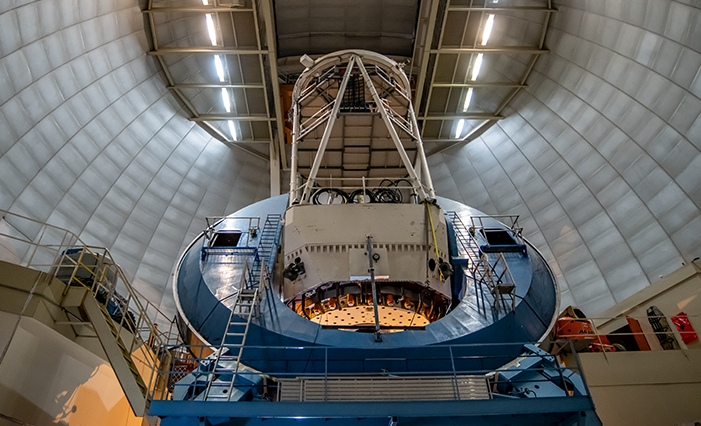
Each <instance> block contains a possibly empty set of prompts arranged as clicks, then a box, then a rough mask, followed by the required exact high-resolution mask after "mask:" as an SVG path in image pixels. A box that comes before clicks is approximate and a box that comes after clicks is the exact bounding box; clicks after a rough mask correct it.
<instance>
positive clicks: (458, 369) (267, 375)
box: [153, 343, 586, 402]
mask: <svg viewBox="0 0 701 426" xmlns="http://www.w3.org/2000/svg"><path fill="white" fill-rule="evenodd" d="M524 344H525V343H499V344H463V345H436V346H432V347H431V349H430V350H426V351H425V352H424V355H423V356H419V357H414V358H412V359H404V358H401V359H400V358H397V353H398V352H401V351H402V349H397V348H395V349H377V350H373V351H372V355H371V357H366V358H359V357H356V356H354V355H353V354H350V355H349V354H348V352H349V351H350V352H353V351H352V350H349V349H348V348H333V347H319V346H295V347H288V346H256V345H250V346H249V345H246V350H247V353H249V354H250V355H249V356H247V357H245V358H244V359H242V360H241V363H242V364H243V365H245V366H246V367H245V368H246V373H247V380H240V381H237V382H236V384H235V388H237V389H238V390H239V392H238V393H237V395H238V396H239V397H241V398H243V399H241V400H266V401H271V402H280V401H294V393H295V392H300V393H299V395H300V396H299V399H298V400H297V401H296V402H305V401H319V402H324V401H368V400H375V399H376V396H377V395H375V396H373V395H374V393H376V392H377V391H378V390H382V392H385V393H389V392H393V393H398V394H399V393H402V392H405V391H406V385H407V383H411V386H414V387H416V388H418V389H423V390H424V392H423V393H422V392H413V393H405V395H403V396H402V395H399V396H395V397H386V398H385V400H397V401H399V400H415V401H429V400H433V401H436V400H466V399H491V398H494V397H499V394H505V393H504V390H503V387H504V386H506V383H503V381H500V373H503V372H505V371H506V368H508V369H509V371H510V372H511V373H512V376H514V375H518V373H519V372H522V371H526V370H528V371H529V372H545V373H546V374H545V375H543V376H542V377H535V378H534V377H533V374H530V373H529V374H527V375H524V377H522V378H516V379H513V380H511V381H510V382H509V389H511V388H514V387H518V386H519V385H520V384H521V385H522V384H526V383H528V384H530V385H531V387H533V385H534V384H539V383H540V384H541V385H542V384H544V383H546V382H548V383H553V381H552V378H553V377H559V380H558V383H559V386H560V389H559V390H557V391H556V392H555V393H550V394H549V395H548V396H555V397H556V396H560V397H570V396H573V395H574V390H575V386H574V385H573V383H574V382H576V381H579V380H582V379H580V376H581V368H580V364H579V360H578V359H576V356H575V359H574V365H570V366H569V367H564V366H563V365H561V364H560V363H558V362H555V360H556V359H555V357H552V356H550V355H547V356H544V355H542V354H534V353H529V352H524V353H520V354H519V353H518V352H519V351H520V350H521V349H522V348H523V347H524ZM172 349H173V350H178V351H180V352H178V353H180V354H183V355H182V356H179V355H177V354H175V353H174V354H173V356H172V362H171V363H170V364H169V363H167V362H165V360H164V361H163V362H161V363H159V365H160V368H159V370H158V372H157V376H158V383H161V384H162V389H163V392H160V393H154V395H153V398H154V400H166V401H167V400H183V399H184V400H198V401H200V400H208V401H210V400H211V401H212V402H218V401H227V400H226V399H205V397H204V392H205V389H207V388H208V387H217V386H220V387H223V386H230V384H231V383H232V380H233V376H234V375H235V374H239V375H240V374H241V369H237V371H236V372H235V371H234V369H231V371H227V370H226V369H225V368H221V367H220V368H219V369H218V370H217V368H216V361H215V358H216V353H215V354H213V355H210V356H204V354H207V353H211V352H208V351H207V349H208V348H206V347H203V346H179V347H177V348H172ZM406 349H407V350H411V351H416V350H417V349H421V348H406ZM502 349H503V350H504V351H506V352H508V353H509V354H501V353H500V352H501V350H502ZM164 352H165V351H164ZM490 352H491V354H485V353H490ZM263 353H264V354H265V357H264V359H263V358H257V357H256V355H255V354H263ZM193 354H198V355H193ZM575 355H576V354H575ZM517 357H522V358H523V359H525V360H528V359H533V360H535V361H543V360H546V361H547V365H546V364H543V365H541V366H537V367H531V368H521V367H520V366H519V365H515V366H514V365H508V363H509V361H511V360H513V359H515V358H517ZM265 361H270V364H269V365H271V368H270V369H265V370H264V371H259V370H256V367H257V366H258V365H263V364H264V362H265ZM408 362H412V363H414V364H413V365H421V366H423V367H425V368H424V369H422V370H414V371H402V369H403V368H404V367H406V365H407V363H408ZM349 363H352V365H353V367H354V368H353V369H352V370H353V371H348V372H342V371H340V370H343V369H344V367H343V365H344V364H346V365H347V364H349ZM484 364H488V365H502V367H490V368H480V367H479V366H480V365H484ZM300 365H304V366H305V369H306V371H305V372H300V371H299V366H300ZM466 365H470V366H472V367H471V368H464V366H466ZM285 366H296V367H297V368H296V369H295V368H285ZM185 370H186V371H187V375H189V377H188V378H185V377H186V375H185V374H184V371H185ZM514 373H516V374H514ZM574 375H578V377H574ZM582 381H583V380H582ZM353 383H354V384H355V385H354V386H355V387H353V386H351V387H348V386H349V385H350V384H353ZM480 383H482V384H480ZM307 384H310V385H313V386H314V389H313V390H311V391H310V390H309V389H307V390H306V391H305V386H306V385H307ZM535 388H536V389H537V388H538V386H536V387H535ZM579 390H580V391H581V390H582V389H581V387H580V388H579ZM304 392H307V393H304ZM513 392H515V391H511V390H510V391H508V392H507V393H506V394H511V395H513ZM585 392H586V390H585ZM290 395H292V396H290ZM235 401H236V399H232V400H231V402H235Z"/></svg>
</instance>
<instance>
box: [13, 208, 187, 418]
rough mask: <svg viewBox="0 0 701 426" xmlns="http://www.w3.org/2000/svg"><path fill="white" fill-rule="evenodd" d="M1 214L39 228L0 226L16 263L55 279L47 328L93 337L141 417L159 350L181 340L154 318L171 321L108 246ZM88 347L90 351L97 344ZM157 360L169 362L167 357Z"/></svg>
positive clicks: (17, 217) (54, 228)
mask: <svg viewBox="0 0 701 426" xmlns="http://www.w3.org/2000/svg"><path fill="white" fill-rule="evenodd" d="M0 215H2V217H3V218H5V220H8V219H9V220H10V222H12V223H13V224H14V226H15V227H17V229H21V228H30V229H38V231H37V234H36V237H33V238H30V237H26V236H24V235H21V234H19V233H17V232H5V230H0V239H4V240H5V241H8V242H10V243H11V244H13V246H14V247H15V248H16V249H17V250H18V251H19V252H20V253H22V255H21V256H19V257H20V258H21V259H22V260H21V261H18V262H16V264H17V265H19V266H21V267H23V268H26V269H27V270H34V271H41V272H43V273H44V274H46V275H47V276H49V277H50V278H49V280H50V281H51V280H53V283H51V282H49V283H48V284H47V285H48V286H49V287H53V288H54V290H52V291H44V293H46V294H48V295H49V299H47V300H51V301H52V302H53V305H52V306H55V307H56V309H57V311H56V312H55V314H51V315H50V316H49V318H51V319H52V321H53V322H54V324H53V326H52V325H49V326H51V327H52V328H54V329H56V330H57V331H59V330H62V331H59V332H60V333H62V334H64V335H66V334H65V333H68V332H69V330H71V332H72V333H73V334H74V335H75V336H76V337H97V338H98V340H99V342H100V346H101V347H102V349H103V351H104V353H105V355H106V358H107V360H108V361H109V362H110V364H111V366H112V369H113V370H114V373H115V376H116V377H117V379H118V380H119V383H120V385H121V387H122V389H123V390H124V394H125V396H126V398H127V401H128V402H129V405H130V406H131V408H132V410H133V412H134V415H136V416H143V415H144V414H145V413H146V409H147V408H148V406H149V404H150V399H151V395H150V392H151V391H156V389H154V387H155V383H154V382H153V377H154V376H153V374H152V372H153V371H155V369H156V367H157V365H158V363H159V360H158V354H159V351H160V350H161V348H163V347H164V346H165V345H166V344H167V343H169V342H173V343H174V344H177V343H180V341H179V340H178V339H177V337H173V335H170V334H168V335H166V334H164V333H163V332H160V331H159V330H158V326H157V325H156V322H157V321H159V322H162V323H165V322H166V321H167V322H168V323H170V322H171V321H170V319H168V318H167V317H165V315H164V314H162V313H161V312H160V310H159V309H158V307H157V306H155V305H153V304H152V303H151V302H149V301H148V300H147V299H146V298H145V297H144V296H143V295H141V294H140V293H139V292H138V291H136V290H135V289H134V288H133V287H132V286H131V284H130V283H129V280H128V279H127V278H126V276H125V274H124V272H123V271H122V269H121V268H120V267H119V265H118V264H117V263H116V262H115V261H114V259H113V258H112V255H111V254H110V252H109V250H107V249H106V248H101V247H94V246H88V245H87V244H85V243H84V242H83V241H81V240H80V238H78V236H77V235H75V234H74V233H72V232H70V231H68V230H66V229H62V228H59V227H56V226H52V225H49V224H46V223H42V222H39V221H37V220H34V219H31V218H28V217H26V216H21V215H17V214H15V213H11V212H8V211H5V210H0ZM9 231H12V229H10V230H9ZM118 288H119V291H120V292H122V295H120V294H119V293H118V291H117V289H118ZM30 296H31V293H30ZM52 309H53V308H52ZM64 318H65V320H64ZM86 329H92V330H94V332H95V336H92V335H88V336H80V335H79V330H80V331H81V332H82V331H83V330H86ZM69 338H71V337H69ZM89 346H90V348H88V350H91V351H92V350H94V349H92V347H93V346H95V345H89ZM86 348H87V347H86ZM161 361H162V362H165V363H167V362H169V355H168V354H164V356H163V358H162V359H161ZM137 363H138V364H139V365H138V366H137ZM139 367H141V369H142V370H143V371H144V376H142V373H141V372H140V371H139Z"/></svg>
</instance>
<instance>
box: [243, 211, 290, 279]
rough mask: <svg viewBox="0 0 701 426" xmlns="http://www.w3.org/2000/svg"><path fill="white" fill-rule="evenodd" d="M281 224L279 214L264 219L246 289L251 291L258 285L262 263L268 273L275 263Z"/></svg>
mask: <svg viewBox="0 0 701 426" xmlns="http://www.w3.org/2000/svg"><path fill="white" fill-rule="evenodd" d="M281 223H282V215H280V214H269V215H268V217H267V218H266V219H265V224H264V225H263V230H262V231H261V234H260V240H258V250H257V256H256V257H255V260H254V261H253V264H252V265H251V270H250V271H249V275H248V279H247V280H246V288H248V289H252V288H255V287H258V284H260V273H261V269H262V265H263V262H265V265H268V268H267V269H268V271H267V272H270V269H271V268H272V265H273V264H274V263H275V254H276V253H277V247H278V242H279V241H280V230H281V226H280V225H281Z"/></svg>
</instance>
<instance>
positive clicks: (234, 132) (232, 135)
mask: <svg viewBox="0 0 701 426" xmlns="http://www.w3.org/2000/svg"><path fill="white" fill-rule="evenodd" d="M229 132H231V138H232V139H233V140H235V141H237V140H239V139H238V138H237V137H236V127H235V126H234V122H233V121H232V120H229Z"/></svg>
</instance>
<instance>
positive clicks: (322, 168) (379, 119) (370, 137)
mask: <svg viewBox="0 0 701 426" xmlns="http://www.w3.org/2000/svg"><path fill="white" fill-rule="evenodd" d="M292 115H293V135H292V155H291V171H292V175H291V180H290V203H291V204H296V203H300V204H306V203H309V202H310V201H311V200H310V197H311V195H312V193H313V192H314V191H315V190H316V189H317V187H318V186H327V187H334V188H338V189H341V190H343V189H349V188H354V189H357V188H361V190H362V191H365V190H366V189H367V190H371V189H376V188H377V187H379V186H381V184H382V181H383V180H390V181H391V180H392V179H394V181H395V182H396V181H397V180H404V181H406V182H408V183H409V185H410V187H411V191H412V192H413V194H416V195H417V196H418V197H420V198H422V199H423V198H429V199H433V198H435V191H434V189H433V183H432V181H431V175H430V173H429V170H428V166H427V163H426V155H425V153H424V149H423V143H422V142H421V135H420V131H419V127H418V123H417V120H416V115H415V113H414V108H413V106H412V102H411V86H410V84H409V80H408V78H407V76H406V74H404V71H403V70H402V66H400V65H399V64H398V63H397V62H395V61H393V60H392V59H389V58H387V57H386V56H383V55H380V54H378V53H375V52H369V51H363V50H353V51H351V50H347V51H341V52H335V53H332V54H329V55H326V56H324V57H321V58H319V59H317V60H316V61H314V64H313V65H311V67H310V68H308V69H306V70H305V71H304V73H302V75H301V76H300V77H299V79H298V80H297V83H296V84H295V88H294V91H293V93H292ZM338 121H342V124H341V125H340V126H336V123H337V122H338ZM322 124H325V126H323V131H322V132H321V135H319V133H318V131H319V129H322ZM388 140H389V141H388ZM390 141H391V142H390ZM307 153H308V154H309V155H306V154H307ZM312 153H314V154H313V159H312ZM338 154H340V155H338ZM306 170H308V173H306V176H305V175H304V173H303V171H306ZM303 178H304V179H306V182H305V183H302V179H303ZM334 180H336V182H337V185H333V181H334Z"/></svg>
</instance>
